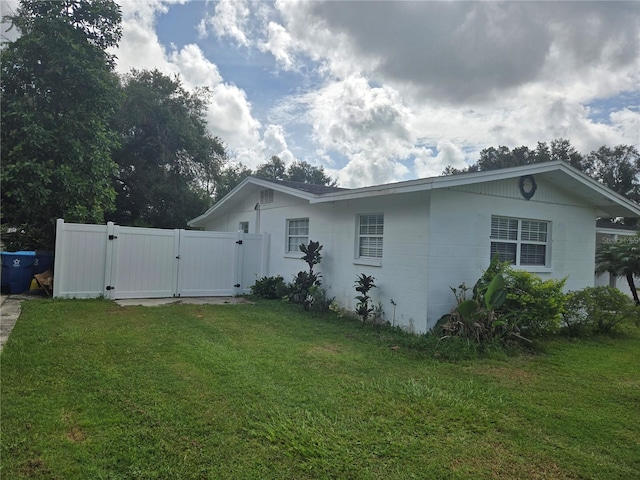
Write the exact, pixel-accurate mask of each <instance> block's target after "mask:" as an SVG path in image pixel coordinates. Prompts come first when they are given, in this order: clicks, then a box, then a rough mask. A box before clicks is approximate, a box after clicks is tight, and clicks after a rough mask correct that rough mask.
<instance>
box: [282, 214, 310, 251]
mask: <svg viewBox="0 0 640 480" xmlns="http://www.w3.org/2000/svg"><path fill="white" fill-rule="evenodd" d="M307 243H309V219H308V218H295V219H291V220H287V253H299V252H300V245H302V244H305V245H306V244H307Z"/></svg>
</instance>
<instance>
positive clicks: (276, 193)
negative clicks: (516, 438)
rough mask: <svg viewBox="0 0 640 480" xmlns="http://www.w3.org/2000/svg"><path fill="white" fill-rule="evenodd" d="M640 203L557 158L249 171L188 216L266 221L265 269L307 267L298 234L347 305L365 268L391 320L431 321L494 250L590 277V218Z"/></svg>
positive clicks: (571, 277) (551, 274)
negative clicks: (315, 180) (371, 180)
mask: <svg viewBox="0 0 640 480" xmlns="http://www.w3.org/2000/svg"><path fill="white" fill-rule="evenodd" d="M623 216H624V217H640V206H638V205H637V204H635V203H633V202H631V201H629V200H627V199H626V198H624V197H622V196H621V195H618V194H617V193H615V192H613V191H612V190H610V189H608V188H606V187H604V186H603V185H602V184H600V183H598V182H597V181H595V180H593V179H592V178H590V177H588V176H587V175H584V174H583V173H581V172H579V171H578V170H576V169H574V168H572V167H570V166H569V165H567V164H566V163H563V162H549V163H542V164H537V165H527V166H522V167H515V168H507V169H502V170H492V171H485V172H473V173H464V174H459V175H452V176H441V177H433V178H424V179H418V180H409V181H404V182H398V183H391V184H386V185H377V186H372V187H364V188H355V189H342V188H334V187H326V186H317V185H308V184H300V183H293V182H286V181H274V180H267V179H260V178H254V177H249V178H247V179H245V180H244V181H243V182H242V183H240V184H239V185H238V186H237V187H236V188H235V189H234V190H232V191H231V192H230V193H229V194H228V195H227V196H225V197H224V198H223V199H222V200H221V201H219V202H218V203H216V204H215V205H214V206H213V207H212V208H210V209H209V210H208V211H207V212H206V213H204V214H203V215H201V216H199V217H197V218H195V219H193V220H191V221H190V222H189V225H190V226H191V227H199V228H202V229H204V230H209V231H225V232H229V231H237V230H243V231H245V232H249V233H267V234H269V236H270V244H269V252H270V254H269V264H268V267H267V268H268V274H269V275H277V274H279V275H282V276H283V277H284V278H285V280H287V281H290V280H292V277H293V275H294V274H295V273H297V272H298V271H300V270H303V269H305V267H306V264H305V263H303V261H301V260H300V257H301V253H300V251H299V249H298V246H299V245H300V244H301V243H306V242H308V241H309V240H310V239H311V240H315V241H319V242H320V244H321V245H323V250H322V254H323V258H322V262H321V264H320V265H319V266H318V271H320V272H321V273H322V275H323V278H322V280H323V287H324V288H325V289H326V290H327V293H328V295H329V296H332V297H335V300H336V302H337V303H338V304H339V305H340V306H342V307H344V308H348V309H351V308H353V307H354V305H355V303H356V301H355V299H354V297H355V295H356V292H355V289H354V283H355V281H356V277H357V276H358V275H359V274H360V273H365V274H367V275H372V276H374V277H375V279H376V285H377V287H378V288H376V289H374V290H372V297H373V299H374V302H375V303H376V304H377V303H380V304H381V305H382V307H383V310H384V312H385V313H386V317H387V319H388V320H390V321H391V320H393V321H394V322H395V324H396V325H401V326H404V327H406V328H408V329H409V330H412V331H415V332H425V331H428V330H430V329H431V328H432V327H433V326H434V325H435V323H436V322H437V321H438V319H439V318H440V317H441V316H442V315H443V314H445V313H448V312H449V311H450V309H451V308H452V307H453V306H454V305H455V298H454V296H453V294H452V292H451V290H450V288H449V287H457V286H458V285H460V284H461V283H463V282H465V283H466V284H467V285H468V286H473V284H474V283H475V281H476V280H477V279H478V277H479V276H480V275H481V274H482V272H483V270H484V269H486V268H487V266H488V265H489V262H490V259H491V257H492V256H493V255H494V254H495V253H496V252H497V253H499V254H500V256H501V258H502V259H505V260H507V259H508V260H511V261H512V262H513V264H514V265H515V266H516V267H517V268H522V269H525V270H528V271H531V272H535V273H536V274H538V275H540V276H541V277H542V278H558V279H559V278H564V277H567V282H566V288H567V289H571V290H573V289H579V288H583V287H586V286H593V285H594V257H595V248H596V219H597V218H598V217H623Z"/></svg>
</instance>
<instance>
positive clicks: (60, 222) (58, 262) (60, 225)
mask: <svg viewBox="0 0 640 480" xmlns="http://www.w3.org/2000/svg"><path fill="white" fill-rule="evenodd" d="M63 237H64V219H63V218H58V219H57V220H56V246H55V251H54V252H53V272H54V277H53V296H54V298H55V297H59V296H60V284H61V283H62V282H61V279H62V278H63V277H64V275H65V274H66V273H67V272H65V271H64V269H63V268H62V266H63V265H66V261H65V259H64V258H62V245H64V238H63Z"/></svg>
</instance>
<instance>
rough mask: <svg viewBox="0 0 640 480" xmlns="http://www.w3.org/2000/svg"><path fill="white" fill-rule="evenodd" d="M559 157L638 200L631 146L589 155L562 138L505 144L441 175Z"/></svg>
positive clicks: (638, 161)
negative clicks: (533, 145) (514, 145)
mask: <svg viewBox="0 0 640 480" xmlns="http://www.w3.org/2000/svg"><path fill="white" fill-rule="evenodd" d="M556 160H560V161H563V162H566V163H568V164H570V165H571V166H572V167H575V168H576V169H578V170H580V171H581V172H584V173H586V174H587V175H589V176H591V177H592V178H594V179H596V180H598V181H599V182H601V183H603V184H604V185H606V186H607V187H609V188H610V189H612V190H613V191H615V192H617V193H619V194H620V195H623V196H625V197H627V198H628V199H629V200H632V201H634V202H636V203H640V153H639V152H638V150H637V148H636V147H634V146H630V145H618V146H616V147H613V148H610V147H606V146H603V147H600V148H599V149H598V150H595V151H593V152H591V153H590V154H588V155H586V156H585V155H582V154H581V153H579V152H578V151H577V150H576V149H575V148H574V147H573V146H572V145H571V143H570V142H569V140H565V139H557V140H553V141H552V142H551V143H550V144H547V143H545V142H539V143H538V145H537V147H536V148H535V149H533V150H532V149H530V148H528V147H526V146H522V147H517V148H514V149H513V150H511V149H509V148H508V147H505V146H499V147H498V148H495V147H489V148H485V149H484V150H482V151H481V152H480V158H479V159H478V161H477V162H476V163H474V164H473V165H470V166H469V167H468V168H466V169H462V170H460V169H456V168H453V167H451V166H449V167H447V168H446V169H445V170H444V171H443V172H442V173H443V175H453V174H457V173H464V172H477V171H486V170H495V169H499V168H507V167H517V166H521V165H531V164H536V163H542V162H550V161H556Z"/></svg>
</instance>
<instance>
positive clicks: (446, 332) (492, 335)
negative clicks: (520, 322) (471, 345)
mask: <svg viewBox="0 0 640 480" xmlns="http://www.w3.org/2000/svg"><path fill="white" fill-rule="evenodd" d="M451 290H452V291H453V294H454V296H455V297H456V301H457V303H458V305H457V307H455V308H454V309H453V310H452V311H451V313H450V314H449V316H448V317H446V318H445V319H444V321H443V323H442V324H441V325H439V330H440V331H441V333H442V334H443V337H442V338H449V337H462V338H464V339H466V340H468V341H473V342H475V343H479V344H489V343H492V342H495V341H498V342H501V341H506V339H507V338H509V337H517V338H520V339H522V337H521V336H520V335H519V333H518V329H517V326H516V325H515V324H514V323H513V322H511V321H509V318H510V315H509V314H501V313H500V312H499V311H498V309H499V308H500V307H501V306H502V305H503V304H504V302H505V300H506V298H507V291H506V289H505V279H504V277H503V275H502V274H501V273H497V274H496V275H494V276H493V278H491V279H490V280H489V279H487V278H485V276H483V277H481V278H480V279H479V280H478V281H477V282H476V284H475V286H474V287H473V289H470V288H468V287H467V286H466V285H465V284H464V283H463V284H462V285H460V286H459V287H458V288H457V289H456V288H451ZM470 290H472V291H473V298H470V299H467V298H466V297H467V293H468V292H469V291H470Z"/></svg>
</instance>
